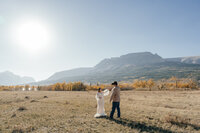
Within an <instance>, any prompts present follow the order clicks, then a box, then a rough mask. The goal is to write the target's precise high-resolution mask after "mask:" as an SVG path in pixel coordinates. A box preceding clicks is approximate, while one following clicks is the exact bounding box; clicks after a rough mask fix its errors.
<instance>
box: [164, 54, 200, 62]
mask: <svg viewBox="0 0 200 133" xmlns="http://www.w3.org/2000/svg"><path fill="white" fill-rule="evenodd" d="M166 60H167V61H173V62H182V63H188V64H200V56H191V57H179V58H168V59H166Z"/></svg>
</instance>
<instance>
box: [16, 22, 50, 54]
mask: <svg viewBox="0 0 200 133" xmlns="http://www.w3.org/2000/svg"><path fill="white" fill-rule="evenodd" d="M14 36H15V40H16V43H17V44H18V45H19V47H20V48H23V49H24V50H25V51H26V52H29V53H31V54H38V53H40V52H43V51H45V49H47V48H48V46H49V43H50V35H49V31H48V30H47V28H46V27H45V25H44V24H42V23H41V22H38V21H26V22H23V23H20V24H19V25H18V26H17V28H16V31H15V35H14Z"/></svg>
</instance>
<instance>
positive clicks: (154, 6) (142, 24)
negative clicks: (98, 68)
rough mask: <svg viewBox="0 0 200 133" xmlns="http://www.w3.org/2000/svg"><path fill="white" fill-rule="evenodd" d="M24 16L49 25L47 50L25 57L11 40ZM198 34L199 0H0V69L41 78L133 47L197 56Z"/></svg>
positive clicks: (119, 53)
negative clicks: (14, 30) (49, 40)
mask: <svg viewBox="0 0 200 133" xmlns="http://www.w3.org/2000/svg"><path fill="white" fill-rule="evenodd" d="M27 18H29V19H30V18H31V19H33V20H34V19H37V20H39V21H42V22H44V23H45V24H46V25H48V27H49V32H51V34H52V36H51V37H52V40H51V44H52V46H53V48H52V50H49V51H48V50H46V51H45V52H44V53H43V54H38V55H32V56H29V55H27V53H26V52H25V51H23V50H21V49H20V48H18V45H17V44H15V42H13V41H12V37H11V36H12V32H13V30H12V28H13V25H15V26H17V25H16V23H17V22H19V21H20V19H27ZM199 35H200V1H199V0H1V1H0V62H1V65H0V72H1V71H5V70H9V71H12V72H14V73H16V74H19V75H22V76H25V75H26V76H32V77H34V78H35V79H37V80H42V79H45V78H48V77H49V76H50V75H51V74H53V73H54V72H57V71H62V70H67V69H71V68H77V67H90V66H94V65H95V64H97V63H98V62H99V61H100V60H102V59H104V58H109V57H115V56H120V55H123V54H127V53H132V52H143V51H150V52H152V53H157V54H159V55H160V56H162V57H164V58H168V57H181V56H196V55H200V36H199ZM47 49H48V48H47Z"/></svg>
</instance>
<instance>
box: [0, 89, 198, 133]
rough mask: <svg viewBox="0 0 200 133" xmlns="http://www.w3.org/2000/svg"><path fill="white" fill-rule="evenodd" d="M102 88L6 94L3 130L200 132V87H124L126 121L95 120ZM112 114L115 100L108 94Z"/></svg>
mask: <svg viewBox="0 0 200 133" xmlns="http://www.w3.org/2000/svg"><path fill="white" fill-rule="evenodd" d="M95 94H96V92H94V91H89V92H87V91H86V92H69V91H65V92H62V91H60V92H55V91H36V92H31V91H29V92H28V91H27V92H20V91H18V92H12V91H7V92H6V91H2V92H0V132H1V133H4V132H5V133H7V132H8V133H9V132H10V133H12V132H13V133H17V132H21V133H22V132H39V133H48V132H57V133H64V132H69V133H82V132H86V133H87V132H91V133H93V132H97V133H103V132H104V133H105V132H113V133H117V132H124V133H128V132H130V133H134V132H136V133H137V132H160V133H173V132H185V133H189V132H190V133H195V132H196V133H198V132H200V91H122V92H121V113H122V114H121V119H119V118H116V113H115V120H110V119H109V118H107V117H106V118H98V119H97V118H94V117H93V116H94V114H95V113H96V99H95ZM105 109H106V112H107V114H110V110H111V103H109V97H105Z"/></svg>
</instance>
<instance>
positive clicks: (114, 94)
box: [110, 86, 120, 102]
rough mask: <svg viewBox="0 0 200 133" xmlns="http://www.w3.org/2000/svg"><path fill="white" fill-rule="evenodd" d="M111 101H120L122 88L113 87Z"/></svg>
mask: <svg viewBox="0 0 200 133" xmlns="http://www.w3.org/2000/svg"><path fill="white" fill-rule="evenodd" d="M110 101H113V102H120V88H119V87H118V86H117V87H114V88H113V89H112V91H111V96H110Z"/></svg>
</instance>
